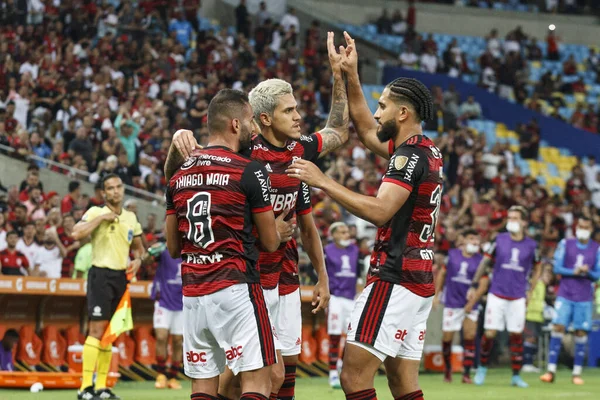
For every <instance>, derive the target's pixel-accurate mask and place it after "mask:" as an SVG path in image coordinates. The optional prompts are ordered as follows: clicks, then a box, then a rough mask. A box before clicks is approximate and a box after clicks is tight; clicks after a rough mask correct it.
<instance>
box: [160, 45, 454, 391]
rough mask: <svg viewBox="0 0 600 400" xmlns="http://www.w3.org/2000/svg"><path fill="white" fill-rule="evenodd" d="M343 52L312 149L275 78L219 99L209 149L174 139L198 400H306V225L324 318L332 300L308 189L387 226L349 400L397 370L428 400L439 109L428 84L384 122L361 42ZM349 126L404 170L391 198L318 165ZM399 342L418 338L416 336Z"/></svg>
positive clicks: (335, 58)
mask: <svg viewBox="0 0 600 400" xmlns="http://www.w3.org/2000/svg"><path fill="white" fill-rule="evenodd" d="M345 38H346V46H341V47H340V49H339V53H338V52H337V51H336V49H335V47H334V45H333V40H334V38H333V33H329V35H328V39H327V40H328V51H329V59H330V63H331V67H332V72H333V80H334V83H333V96H332V107H331V111H330V114H329V119H328V121H327V125H326V127H325V128H324V129H322V130H321V131H319V132H317V133H314V134H312V135H309V136H303V135H301V129H300V119H301V117H300V115H299V114H298V112H297V110H296V100H295V98H294V94H293V92H292V87H291V85H289V84H288V83H287V82H284V81H281V80H278V79H270V80H267V81H264V82H261V83H260V84H258V86H256V88H254V89H253V90H252V91H251V92H250V94H249V95H248V97H247V96H246V95H245V94H244V93H242V92H239V91H235V90H227V89H226V90H222V91H220V92H219V93H218V94H217V95H216V96H215V97H214V98H213V99H212V101H211V103H210V105H209V108H208V128H209V132H210V133H209V140H208V144H207V145H206V146H205V147H204V148H200V147H199V146H198V144H197V143H196V141H195V139H194V138H193V135H192V133H191V132H190V131H178V132H177V133H176V134H175V135H174V137H173V145H172V147H171V151H170V153H169V157H168V158H167V162H166V165H165V175H166V177H167V178H168V179H169V187H168V191H167V219H166V237H167V248H168V251H169V253H170V255H171V256H172V257H175V258H176V257H181V262H182V264H181V278H182V282H183V289H182V290H183V324H184V329H183V353H184V354H185V357H184V370H185V373H186V375H188V376H189V377H191V378H192V399H282V400H291V399H293V398H294V386H295V372H296V363H297V360H298V355H299V353H300V346H301V303H300V292H299V278H298V273H297V272H298V271H297V261H298V250H297V243H296V241H295V239H294V238H293V232H294V229H295V227H296V224H297V225H298V227H299V228H300V238H301V240H302V245H303V247H304V249H305V250H306V251H307V253H308V256H309V258H310V259H311V262H312V265H313V266H314V267H315V270H316V273H317V275H318V277H319V281H318V283H317V285H316V286H315V291H314V298H313V305H314V306H315V308H314V309H313V313H316V312H318V311H319V310H320V309H324V308H326V307H327V305H328V301H329V297H330V295H329V283H328V277H327V273H326V269H325V262H324V257H323V248H322V244H321V241H320V237H319V234H318V231H317V229H316V227H315V224H314V220H313V217H312V214H311V205H310V187H314V188H319V189H321V190H323V191H324V192H325V193H326V194H327V195H329V196H330V197H332V198H333V199H334V200H335V201H337V202H338V203H339V204H340V205H341V206H342V207H344V208H345V209H346V210H348V211H349V212H351V213H353V214H354V215H356V216H358V217H360V218H363V219H365V220H368V221H370V222H372V223H374V224H375V225H377V226H378V227H379V230H378V233H377V239H376V244H375V248H374V251H373V255H372V257H371V263H370V271H369V275H368V279H367V285H366V288H365V290H364V291H363V292H362V293H361V294H360V295H359V297H358V298H357V299H356V301H355V302H354V306H353V311H352V314H351V317H350V323H349V324H348V328H347V342H348V346H347V347H346V349H345V352H344V357H343V367H342V371H341V374H340V376H339V381H340V383H341V386H342V388H343V389H344V392H345V393H346V397H347V398H348V399H353V400H363V399H375V398H376V394H375V389H374V388H373V380H374V376H375V374H376V372H377V370H378V369H379V367H380V365H381V363H382V362H383V363H385V366H386V371H387V374H388V380H389V385H390V389H391V391H392V394H393V396H394V398H396V399H420V398H423V393H422V391H421V390H420V389H419V386H418V371H419V364H420V358H421V352H422V349H423V341H424V337H425V329H426V321H427V317H428V315H429V311H430V309H431V305H432V299H433V294H434V291H435V288H434V285H433V275H432V259H433V257H432V253H433V232H434V228H435V224H436V219H437V216H438V212H439V206H440V199H441V190H442V181H443V175H442V165H443V162H442V157H441V153H440V152H439V150H438V149H437V148H436V147H435V145H434V144H433V142H431V141H430V140H429V139H428V138H426V137H425V136H423V135H422V129H421V122H422V121H423V120H427V119H430V118H432V116H433V115H432V113H433V104H432V98H431V94H430V93H429V91H428V90H427V89H426V88H425V86H424V85H423V84H422V83H420V82H418V81H416V80H412V79H402V78H401V79H397V80H395V81H394V82H392V83H391V84H390V85H388V86H387V87H386V88H385V90H384V91H383V93H382V95H381V97H380V99H379V108H378V110H377V112H376V113H375V115H374V116H373V115H372V114H371V112H370V111H369V109H368V106H367V103H366V101H365V99H364V95H363V93H362V89H361V87H360V81H359V78H358V71H357V53H356V48H355V46H354V41H353V40H352V38H351V37H350V36H349V35H347V34H346V35H345ZM344 75H345V78H346V82H345V81H344ZM350 119H352V121H353V123H354V125H355V127H356V130H357V132H358V136H359V138H360V139H361V140H362V142H363V143H364V144H365V146H366V147H368V148H369V149H370V150H372V151H373V152H375V153H376V154H378V155H380V156H382V157H385V158H386V159H389V160H390V161H389V166H388V170H387V172H386V174H385V177H384V178H383V181H382V185H381V187H380V190H379V193H378V195H377V197H369V196H364V195H361V194H357V193H354V192H352V191H350V190H349V189H347V188H345V187H343V186H342V185H340V184H338V183H337V182H334V181H333V180H332V179H330V178H328V177H327V176H325V175H324V174H323V173H322V172H321V171H320V170H319V168H318V167H316V166H315V165H314V163H313V162H314V161H316V159H318V158H319V157H321V156H322V155H324V154H326V153H328V152H330V151H333V150H335V149H336V148H338V147H340V146H341V145H342V144H344V143H345V142H346V140H347V139H348V124H349V121H350ZM332 228H333V229H332V231H334V232H335V231H336V230H337V229H342V230H341V231H340V232H343V227H338V226H334V227H332ZM338 300H341V302H340V303H344V302H343V300H342V299H336V302H337V301H338ZM338 307H340V308H343V309H348V308H349V307H348V305H347V302H346V303H345V304H340V305H339V306H338ZM336 329H339V328H336ZM399 331H402V332H406V333H405V334H404V335H403V336H402V338H398V335H397V332H399ZM340 333H341V332H340ZM336 336H339V335H336Z"/></svg>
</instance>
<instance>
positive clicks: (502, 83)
mask: <svg viewBox="0 0 600 400" xmlns="http://www.w3.org/2000/svg"><path fill="white" fill-rule="evenodd" d="M375 24H376V26H377V32H378V33H379V34H384V35H397V36H403V38H404V41H403V44H402V48H401V49H400V53H399V57H398V60H397V61H396V62H397V63H398V64H399V65H400V66H402V67H404V68H409V69H419V70H421V71H424V72H428V73H443V74H447V75H449V76H452V77H455V78H457V77H461V76H463V75H469V76H471V75H472V76H477V82H478V84H479V86H481V87H483V88H485V89H487V90H488V91H490V92H493V93H497V94H498V95H499V96H500V97H503V98H506V99H509V100H511V101H512V100H514V101H516V102H517V103H519V104H522V105H523V106H524V107H527V108H529V109H531V110H534V111H537V112H539V113H542V114H545V115H550V116H552V117H554V118H558V119H561V120H563V121H564V120H565V117H564V116H563V115H561V114H560V113H559V109H560V108H561V107H565V106H566V105H567V103H566V101H565V96H567V95H578V96H579V97H581V96H583V97H584V98H585V95H586V94H587V91H588V87H587V85H586V82H584V79H583V77H582V74H581V72H582V71H581V67H580V66H579V65H578V63H577V62H576V61H575V58H574V57H573V56H572V55H571V56H570V57H568V58H566V59H565V57H562V55H561V51H560V38H559V36H558V35H557V34H556V32H555V31H553V30H549V31H548V34H547V36H546V38H545V39H544V40H545V42H546V51H545V52H544V51H543V50H542V47H541V46H540V45H539V42H538V39H537V38H535V37H533V36H531V35H529V34H527V33H526V32H524V31H523V29H522V28H521V27H520V26H519V27H516V28H515V29H513V30H511V31H509V32H508V33H507V34H506V36H505V37H504V38H502V37H501V36H500V35H499V34H498V30H497V29H492V30H491V31H490V32H489V34H488V35H487V36H486V38H485V39H486V43H487V45H486V49H485V51H484V52H483V53H481V54H479V53H477V54H473V53H467V52H465V51H464V48H461V46H460V44H459V43H458V41H457V40H456V39H454V40H452V41H451V42H450V43H449V44H448V46H447V47H446V48H445V49H443V52H442V56H441V57H439V55H438V54H439V53H438V46H439V44H438V43H437V42H436V41H435V40H434V38H433V35H432V34H428V35H426V34H424V33H423V34H422V33H419V32H418V31H417V29H416V11H415V9H414V7H413V6H410V7H409V8H408V11H407V13H406V17H404V16H403V13H402V11H401V10H399V9H397V10H395V11H394V13H393V14H392V15H389V13H388V11H387V10H385V9H384V10H383V13H382V15H381V16H380V17H379V18H378V19H377V20H376V21H375ZM542 60H550V61H561V60H562V71H561V73H557V74H553V73H552V72H546V73H544V74H543V75H541V77H540V79H539V81H535V82H532V81H531V79H530V75H529V70H530V64H529V63H530V62H539V61H542ZM475 66H477V68H475ZM583 68H584V70H587V71H594V72H596V80H597V82H598V79H600V73H599V72H600V59H599V58H598V54H597V52H596V49H595V48H593V47H591V48H590V49H589V55H588V56H587V59H586V60H585V63H584V65H583ZM477 70H478V71H477ZM578 77H579V79H578ZM576 99H577V98H576ZM577 101H578V103H577V105H576V110H575V112H574V113H573V114H572V115H570V117H569V118H568V121H567V122H569V123H571V124H572V125H574V126H575V127H577V128H580V129H584V130H586V131H589V132H593V133H598V132H599V131H600V125H599V121H600V109H597V107H595V106H594V104H587V105H584V103H583V102H581V99H580V98H579V100H577Z"/></svg>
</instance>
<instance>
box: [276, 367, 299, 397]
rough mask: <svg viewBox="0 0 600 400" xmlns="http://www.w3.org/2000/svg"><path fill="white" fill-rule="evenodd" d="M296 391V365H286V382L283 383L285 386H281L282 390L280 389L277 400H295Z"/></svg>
mask: <svg viewBox="0 0 600 400" xmlns="http://www.w3.org/2000/svg"><path fill="white" fill-rule="evenodd" d="M295 390H296V364H286V365H285V380H284V381H283V385H281V389H279V393H277V398H278V399H280V400H294V395H295Z"/></svg>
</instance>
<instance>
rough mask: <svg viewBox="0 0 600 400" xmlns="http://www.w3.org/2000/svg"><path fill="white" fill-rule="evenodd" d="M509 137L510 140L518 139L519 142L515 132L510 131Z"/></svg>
mask: <svg viewBox="0 0 600 400" xmlns="http://www.w3.org/2000/svg"><path fill="white" fill-rule="evenodd" d="M508 137H509V138H510V139H517V140H519V135H517V132H515V131H508Z"/></svg>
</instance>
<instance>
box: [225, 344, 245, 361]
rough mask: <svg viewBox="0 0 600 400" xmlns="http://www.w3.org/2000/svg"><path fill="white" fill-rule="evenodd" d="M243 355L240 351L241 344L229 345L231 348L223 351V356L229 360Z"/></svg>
mask: <svg viewBox="0 0 600 400" xmlns="http://www.w3.org/2000/svg"><path fill="white" fill-rule="evenodd" d="M242 355H243V353H242V346H237V347H236V346H233V347H231V350H227V351H226V352H225V357H226V358H227V360H229V361H231V360H234V359H236V358H238V357H241V356H242Z"/></svg>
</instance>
